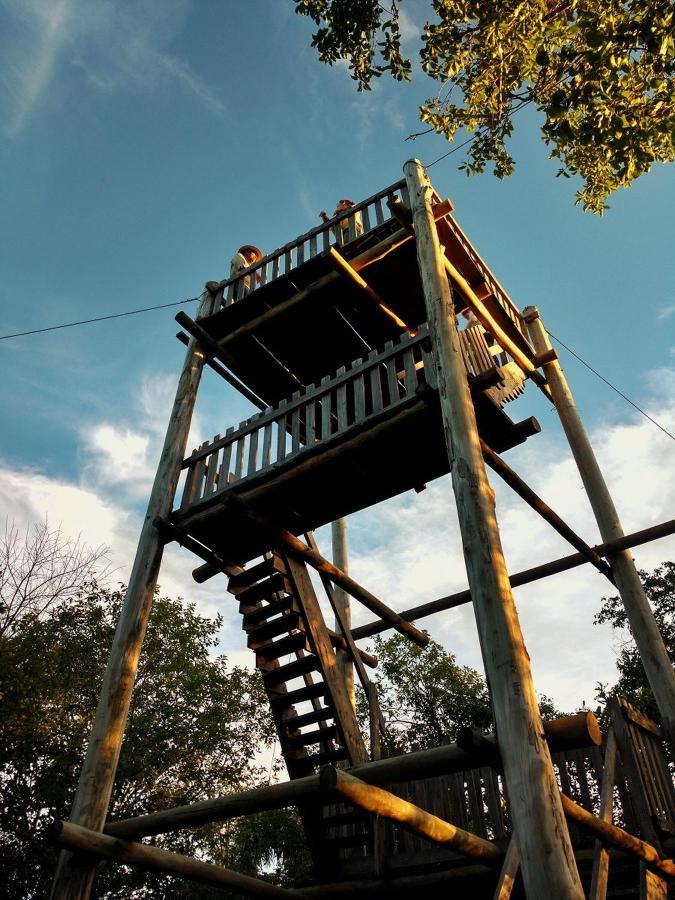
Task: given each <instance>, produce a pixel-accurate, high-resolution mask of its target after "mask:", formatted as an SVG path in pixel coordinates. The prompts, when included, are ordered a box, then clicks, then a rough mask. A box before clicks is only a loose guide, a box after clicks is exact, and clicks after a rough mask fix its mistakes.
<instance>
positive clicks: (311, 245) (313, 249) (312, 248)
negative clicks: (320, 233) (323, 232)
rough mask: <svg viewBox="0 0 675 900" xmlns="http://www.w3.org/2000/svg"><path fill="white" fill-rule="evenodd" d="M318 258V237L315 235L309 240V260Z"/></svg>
mask: <svg viewBox="0 0 675 900" xmlns="http://www.w3.org/2000/svg"><path fill="white" fill-rule="evenodd" d="M313 256H316V235H315V234H313V235H312V236H311V238H310V239H309V258H310V259H311V258H312V257H313Z"/></svg>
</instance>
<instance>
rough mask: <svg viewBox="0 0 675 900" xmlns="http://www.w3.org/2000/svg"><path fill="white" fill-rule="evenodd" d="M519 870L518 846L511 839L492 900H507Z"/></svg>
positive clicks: (513, 838) (513, 839)
mask: <svg viewBox="0 0 675 900" xmlns="http://www.w3.org/2000/svg"><path fill="white" fill-rule="evenodd" d="M519 868H520V857H519V856H518V844H517V843H516V839H515V837H512V838H511V840H510V841H509V846H508V847H507V850H506V856H505V857H504V862H503V863H502V869H501V872H500V873H499V879H498V881H497V887H496V888H495V893H494V900H509V897H510V896H511V893H512V892H513V886H514V885H515V883H516V877H517V875H518V870H519Z"/></svg>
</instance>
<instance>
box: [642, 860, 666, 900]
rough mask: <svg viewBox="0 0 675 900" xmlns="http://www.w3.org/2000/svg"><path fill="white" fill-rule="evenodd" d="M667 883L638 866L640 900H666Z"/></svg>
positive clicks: (643, 867)
mask: <svg viewBox="0 0 675 900" xmlns="http://www.w3.org/2000/svg"><path fill="white" fill-rule="evenodd" d="M667 897H668V882H667V881H666V880H665V878H661V877H660V875H657V874H656V873H655V872H650V871H649V869H648V868H647V867H646V866H645V865H644V863H641V864H640V900H667Z"/></svg>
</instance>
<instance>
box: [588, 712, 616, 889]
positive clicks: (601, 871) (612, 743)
mask: <svg viewBox="0 0 675 900" xmlns="http://www.w3.org/2000/svg"><path fill="white" fill-rule="evenodd" d="M615 774H616V737H615V734H614V729H613V728H610V730H609V732H608V734H607V745H606V747H605V758H604V763H603V767H602V784H601V786H600V818H601V819H602V821H603V822H609V824H610V825H611V824H612V814H613V810H614V781H615ZM608 878H609V850H608V849H607V848H606V847H605V845H604V844H603V843H602V841H600V840H596V842H595V855H594V857H593V874H592V875H591V889H590V892H589V894H588V900H605V898H606V897H607V881H608Z"/></svg>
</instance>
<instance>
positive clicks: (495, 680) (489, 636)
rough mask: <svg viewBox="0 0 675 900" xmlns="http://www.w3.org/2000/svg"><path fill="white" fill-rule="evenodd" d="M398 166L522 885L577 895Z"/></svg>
mask: <svg viewBox="0 0 675 900" xmlns="http://www.w3.org/2000/svg"><path fill="white" fill-rule="evenodd" d="M404 172H405V176H406V182H407V186H408V193H409V196H410V198H411V207H412V213H413V223H414V228H415V243H416V246H417V260H418V265H419V270H420V275H421V279H422V288H423V292H424V299H425V304H426V311H427V321H428V323H429V332H430V335H431V340H432V345H433V348H434V365H435V370H436V378H437V383H438V392H439V397H440V404H441V413H442V417H443V429H444V433H445V440H446V445H447V450H448V457H449V461H450V471H451V478H452V486H453V490H454V493H455V497H456V501H457V510H458V514H459V525H460V531H461V534H462V542H463V546H464V558H465V562H466V568H467V575H468V580H469V588H470V590H471V596H472V598H473V605H474V611H475V615H476V622H477V625H478V632H479V637H480V643H481V650H482V654H483V660H484V664H485V671H486V676H487V680H488V684H489V687H490V693H491V697H492V704H493V708H494V713H495V723H496V729H497V739H498V743H499V748H500V750H501V755H502V761H503V764H504V772H505V776H506V783H507V785H508V790H509V797H510V799H511V807H512V813H513V820H514V828H515V834H516V837H517V841H518V848H519V851H520V856H521V864H522V870H523V880H524V884H525V890H526V893H527V894H528V895H529V896H532V897H548V898H550V900H577V898H578V900H581V898H583V896H584V894H583V890H582V887H581V882H580V880H579V873H578V871H577V867H576V862H575V860H574V854H573V852H572V846H571V843H570V838H569V832H568V830H567V825H566V822H565V817H564V815H563V810H562V804H561V802H560V794H559V791H558V786H557V782H556V777H555V773H554V771H553V764H552V761H551V755H550V753H549V750H548V747H547V745H546V741H545V739H544V731H543V727H542V722H541V717H540V715H539V709H538V705H537V697H536V694H535V690H534V686H533V683H532V673H531V670H530V661H529V656H528V654H527V650H526V649H525V643H524V641H523V636H522V632H521V629H520V623H519V621H518V615H517V613H516V608H515V603H514V599H513V594H512V592H511V586H510V584H509V578H508V573H507V568H506V563H505V560H504V554H503V551H502V546H501V540H500V536H499V529H498V526H497V519H496V513H495V505H494V493H493V491H492V489H491V487H490V485H489V483H488V480H487V474H486V471H485V464H484V462H483V455H482V453H481V447H480V441H479V437H478V427H477V425H476V416H475V411H474V407H473V403H472V400H471V393H470V390H469V384H468V379H467V375H466V369H465V366H464V363H463V360H462V352H461V347H460V342H459V333H458V330H457V323H456V318H455V311H454V307H453V302H452V294H451V287H450V282H449V280H448V276H447V274H446V268H445V265H444V258H443V254H442V251H441V248H440V245H439V241H438V234H437V231H436V226H435V223H434V219H433V215H432V213H431V193H432V188H431V185H430V183H429V180H428V178H427V176H426V174H425V172H424V169H423V167H422V165H421V163H420V162H419V161H418V160H410V161H408V162H407V163H406V164H405V166H404Z"/></svg>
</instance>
